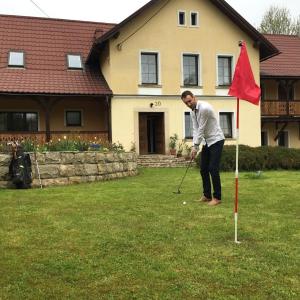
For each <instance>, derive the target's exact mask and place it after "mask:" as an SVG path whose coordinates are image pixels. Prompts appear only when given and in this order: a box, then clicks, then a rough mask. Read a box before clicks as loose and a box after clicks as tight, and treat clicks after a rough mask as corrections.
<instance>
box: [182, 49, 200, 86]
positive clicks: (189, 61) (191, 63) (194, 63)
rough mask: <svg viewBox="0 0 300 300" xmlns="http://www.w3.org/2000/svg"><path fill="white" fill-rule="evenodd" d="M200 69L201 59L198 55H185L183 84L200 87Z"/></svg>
mask: <svg viewBox="0 0 300 300" xmlns="http://www.w3.org/2000/svg"><path fill="white" fill-rule="evenodd" d="M198 69H199V57H198V55H187V54H184V55H183V84H184V85H185V86H186V85H194V86H195V85H198V82H199V80H198Z"/></svg>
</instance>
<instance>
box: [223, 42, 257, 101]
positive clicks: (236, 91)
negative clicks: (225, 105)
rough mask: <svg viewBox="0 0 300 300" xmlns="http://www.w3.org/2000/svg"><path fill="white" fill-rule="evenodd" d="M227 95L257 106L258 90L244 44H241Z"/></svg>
mask: <svg viewBox="0 0 300 300" xmlns="http://www.w3.org/2000/svg"><path fill="white" fill-rule="evenodd" d="M228 95H230V96H236V97H237V98H240V99H243V100H247V101H249V102H251V103H253V104H256V105H258V104H259V99H260V88H259V86H258V85H257V84H256V83H255V80H254V76H253V72H252V69H251V65H250V62H249V57H248V53H247V48H246V43H245V42H242V48H241V53H240V56H239V59H238V62H237V65H236V67H235V71H234V76H233V81H232V84H231V86H230V89H229V92H228Z"/></svg>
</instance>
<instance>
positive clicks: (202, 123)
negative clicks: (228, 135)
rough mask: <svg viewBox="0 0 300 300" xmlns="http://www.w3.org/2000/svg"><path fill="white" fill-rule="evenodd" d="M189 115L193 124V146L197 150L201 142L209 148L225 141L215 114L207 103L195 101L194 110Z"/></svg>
mask: <svg viewBox="0 0 300 300" xmlns="http://www.w3.org/2000/svg"><path fill="white" fill-rule="evenodd" d="M190 114H191V118H192V122H193V146H194V147H195V148H196V149H197V150H198V147H199V145H200V144H201V143H202V142H203V141H204V142H205V143H206V144H207V146H208V147H210V146H211V145H213V144H215V143H216V142H218V141H221V140H224V139H225V136H224V134H223V131H222V129H221V127H220V125H219V122H218V119H217V118H216V116H215V112H214V110H213V108H212V106H211V105H210V104H209V103H207V102H204V101H197V105H196V108H195V110H193V111H191V113H190Z"/></svg>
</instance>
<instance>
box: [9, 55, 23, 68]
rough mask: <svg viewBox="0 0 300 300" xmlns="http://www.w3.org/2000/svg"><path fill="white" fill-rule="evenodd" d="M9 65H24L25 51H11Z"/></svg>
mask: <svg viewBox="0 0 300 300" xmlns="http://www.w3.org/2000/svg"><path fill="white" fill-rule="evenodd" d="M8 65H9V66H10V67H24V52H22V51H16V52H14V51H10V52H9V57H8Z"/></svg>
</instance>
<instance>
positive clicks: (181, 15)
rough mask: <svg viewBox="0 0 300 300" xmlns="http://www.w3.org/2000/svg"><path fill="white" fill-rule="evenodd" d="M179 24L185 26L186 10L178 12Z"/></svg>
mask: <svg viewBox="0 0 300 300" xmlns="http://www.w3.org/2000/svg"><path fill="white" fill-rule="evenodd" d="M178 25H180V26H185V12H184V11H179V12H178Z"/></svg>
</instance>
